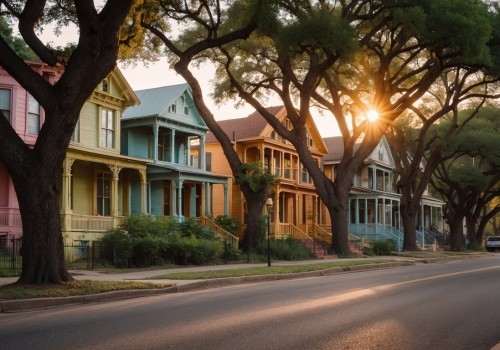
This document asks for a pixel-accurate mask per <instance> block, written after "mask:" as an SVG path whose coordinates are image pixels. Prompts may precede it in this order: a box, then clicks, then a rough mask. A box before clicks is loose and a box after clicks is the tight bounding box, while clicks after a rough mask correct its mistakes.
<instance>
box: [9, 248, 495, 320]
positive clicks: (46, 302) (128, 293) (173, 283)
mask: <svg viewBox="0 0 500 350" xmlns="http://www.w3.org/2000/svg"><path fill="white" fill-rule="evenodd" d="M485 256H487V255H476V254H472V255H462V256H458V257H443V258H429V259H423V258H407V257H399V256H383V257H382V256H381V257H370V258H368V259H367V258H363V257H360V258H354V259H339V260H304V261H273V262H272V265H273V266H284V265H308V264H318V263H328V262H335V261H339V262H349V261H356V260H393V262H388V263H373V264H365V265H352V266H343V267H335V268H329V269H324V270H319V271H310V272H299V273H291V274H269V275H255V276H243V277H228V278H216V279H203V280H171V279H150V278H152V277H154V276H159V275H166V274H170V273H177V272H199V271H215V270H227V269H241V268H249V267H267V263H260V264H244V263H243V264H227V265H210V266H190V267H178V268H168V269H161V270H141V271H135V272H127V273H119V274H105V273H100V272H98V271H92V270H70V273H71V274H72V275H73V277H74V278H75V279H78V280H95V281H143V282H149V283H156V284H165V285H166V287H165V288H162V289H144V290H124V291H114V292H106V293H100V294H93V295H82V296H74V297H58V298H37V299H22V300H0V312H19V311H27V310H35V309H43V308H49V307H56V306H63V305H70V304H85V303H91V302H102V301H110V300H117V299H125V298H134V297H141V296H149V295H158V294H165V293H177V292H186V291H192V290H198V289H206V288H215V287H222V286H228V285H235V284H241V283H255V282H264V281H276V280H282V279H292V278H305V277H320V276H326V275H333V274H338V273H347V272H354V271H367V270H374V269H386V268H393V267H399V266H408V265H412V264H415V263H434V262H445V261H453V260H463V259H470V258H479V257H485ZM16 281H17V277H9V278H0V286H1V285H6V284H10V283H15V282H16Z"/></svg>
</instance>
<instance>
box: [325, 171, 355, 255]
mask: <svg viewBox="0 0 500 350" xmlns="http://www.w3.org/2000/svg"><path fill="white" fill-rule="evenodd" d="M339 183H340V181H339ZM331 186H334V188H335V191H334V193H335V196H336V198H335V199H336V200H333V201H329V202H328V203H326V202H324V204H325V205H327V209H328V212H329V213H330V218H331V221H332V248H333V250H334V252H335V254H337V255H349V254H351V250H350V249H349V225H348V224H347V205H348V202H349V190H350V188H348V189H347V190H346V188H345V186H341V185H337V183H333V184H332V185H331Z"/></svg>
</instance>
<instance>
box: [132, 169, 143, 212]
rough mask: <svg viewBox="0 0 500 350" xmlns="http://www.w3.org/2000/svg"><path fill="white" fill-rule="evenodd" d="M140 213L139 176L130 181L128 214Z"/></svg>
mask: <svg viewBox="0 0 500 350" xmlns="http://www.w3.org/2000/svg"><path fill="white" fill-rule="evenodd" d="M140 213H141V182H140V178H139V176H137V177H136V180H134V181H131V183H130V214H134V215H137V214H140Z"/></svg>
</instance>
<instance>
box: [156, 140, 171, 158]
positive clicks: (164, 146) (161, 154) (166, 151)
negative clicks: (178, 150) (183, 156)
mask: <svg viewBox="0 0 500 350" xmlns="http://www.w3.org/2000/svg"><path fill="white" fill-rule="evenodd" d="M158 160H162V161H164V162H170V161H171V160H170V134H167V133H163V134H160V135H158Z"/></svg>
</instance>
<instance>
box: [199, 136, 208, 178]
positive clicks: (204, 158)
mask: <svg viewBox="0 0 500 350" xmlns="http://www.w3.org/2000/svg"><path fill="white" fill-rule="evenodd" d="M205 139H206V136H205V135H202V136H200V148H199V151H200V154H199V155H198V159H199V160H200V169H201V170H207V156H206V154H205Z"/></svg>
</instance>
